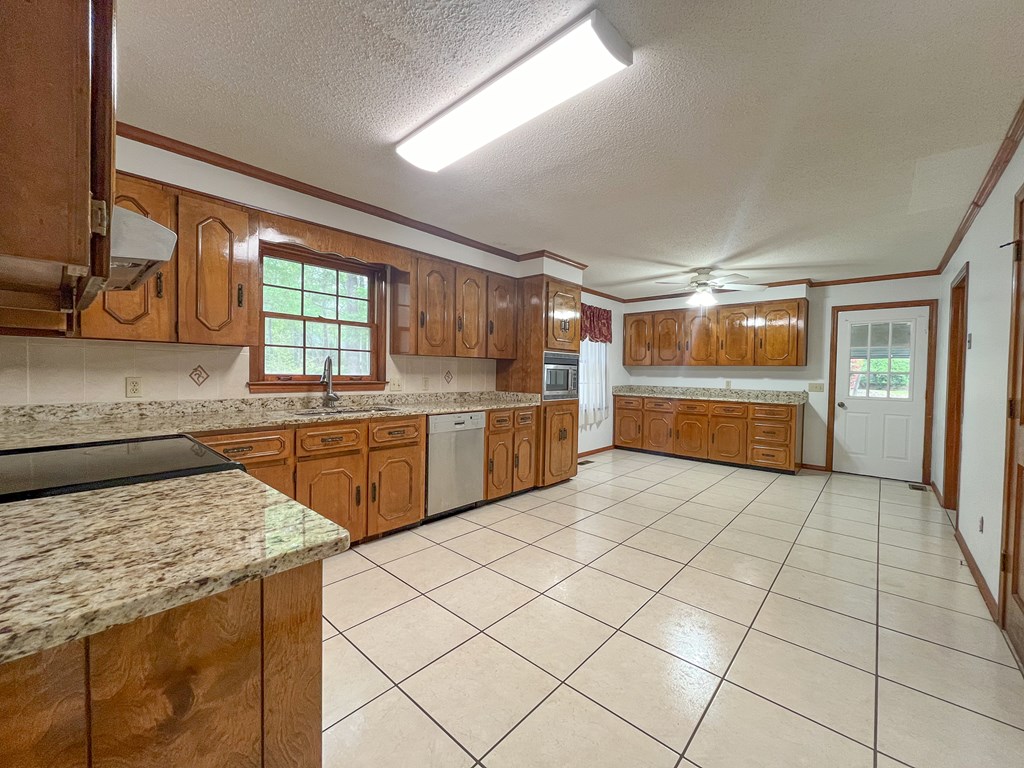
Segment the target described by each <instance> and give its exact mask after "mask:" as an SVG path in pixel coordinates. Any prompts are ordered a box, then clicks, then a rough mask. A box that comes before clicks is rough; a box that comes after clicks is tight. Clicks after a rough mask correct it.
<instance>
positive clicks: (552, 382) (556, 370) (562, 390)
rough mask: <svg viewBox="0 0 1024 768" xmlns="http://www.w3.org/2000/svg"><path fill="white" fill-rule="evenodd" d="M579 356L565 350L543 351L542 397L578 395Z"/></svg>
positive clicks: (557, 397)
mask: <svg viewBox="0 0 1024 768" xmlns="http://www.w3.org/2000/svg"><path fill="white" fill-rule="evenodd" d="M579 377H580V356H579V355H573V354H569V353H567V352H545V353H544V399H545V400H575V399H576V398H577V397H579V389H580V387H579Z"/></svg>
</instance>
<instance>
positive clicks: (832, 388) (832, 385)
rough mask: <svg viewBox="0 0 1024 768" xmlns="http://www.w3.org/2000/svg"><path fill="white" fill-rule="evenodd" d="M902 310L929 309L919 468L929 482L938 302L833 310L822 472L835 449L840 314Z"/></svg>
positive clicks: (876, 305) (848, 307)
mask: <svg viewBox="0 0 1024 768" xmlns="http://www.w3.org/2000/svg"><path fill="white" fill-rule="evenodd" d="M903 307H928V362H927V365H926V375H927V377H928V378H927V380H926V383H925V392H924V451H923V457H924V459H923V462H922V466H921V482H923V483H924V484H925V485H931V486H932V487H933V488H934V487H935V484H934V483H933V482H932V409H933V408H934V400H935V398H934V393H935V326H936V322H937V315H938V312H939V300H938V299H915V300H913V301H890V302H884V303H879V304H846V305H843V306H835V307H832V340H831V343H830V344H829V360H828V420H827V427H826V434H825V469H826V470H827V471H828V472H831V471H832V454H833V451H834V448H835V429H836V347H837V345H838V341H839V313H840V312H859V311H863V310H870V309H900V308H903Z"/></svg>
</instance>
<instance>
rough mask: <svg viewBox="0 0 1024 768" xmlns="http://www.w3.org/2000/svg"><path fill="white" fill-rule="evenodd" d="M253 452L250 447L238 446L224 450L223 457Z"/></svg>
mask: <svg viewBox="0 0 1024 768" xmlns="http://www.w3.org/2000/svg"><path fill="white" fill-rule="evenodd" d="M252 450H253V446H251V445H240V446H238V447H237V448H225V449H224V455H227V454H235V453H249V452H251V451H252Z"/></svg>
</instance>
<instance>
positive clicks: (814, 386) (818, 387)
mask: <svg viewBox="0 0 1024 768" xmlns="http://www.w3.org/2000/svg"><path fill="white" fill-rule="evenodd" d="M807 391H808V392H824V391H825V382H823V381H812V382H811V383H810V384H808V385H807Z"/></svg>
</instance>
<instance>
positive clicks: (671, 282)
mask: <svg viewBox="0 0 1024 768" xmlns="http://www.w3.org/2000/svg"><path fill="white" fill-rule="evenodd" d="M654 284H655V285H685V286H686V290H687V291H693V290H695V289H694V288H693V287H692V286H691V285H690V283H689V282H686V283H682V282H677V281H675V280H655V281H654Z"/></svg>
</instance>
